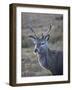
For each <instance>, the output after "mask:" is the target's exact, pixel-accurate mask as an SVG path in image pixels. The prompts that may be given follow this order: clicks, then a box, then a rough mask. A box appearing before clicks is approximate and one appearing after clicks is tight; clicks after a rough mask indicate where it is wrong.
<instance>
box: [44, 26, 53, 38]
mask: <svg viewBox="0 0 72 90" xmlns="http://www.w3.org/2000/svg"><path fill="white" fill-rule="evenodd" d="M51 29H52V24H50V26H49V29H48V32H47V35H46V36H45V38H46V37H48V39H49V38H50V35H49V32H50V31H51Z"/></svg>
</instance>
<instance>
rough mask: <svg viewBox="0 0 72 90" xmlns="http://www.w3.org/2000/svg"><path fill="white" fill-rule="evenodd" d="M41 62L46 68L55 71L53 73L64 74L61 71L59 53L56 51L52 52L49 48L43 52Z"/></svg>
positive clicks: (40, 55) (40, 57) (40, 56)
mask: <svg viewBox="0 0 72 90" xmlns="http://www.w3.org/2000/svg"><path fill="white" fill-rule="evenodd" d="M38 61H39V63H40V65H41V66H42V67H43V68H44V69H49V70H51V72H52V73H53V75H57V74H62V72H61V71H59V67H60V66H59V64H60V62H59V63H58V54H56V53H55V51H54V52H53V51H52V52H51V50H50V49H48V50H47V51H46V52H44V53H43V54H39V60H38Z"/></svg>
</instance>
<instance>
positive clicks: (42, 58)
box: [39, 49, 51, 69]
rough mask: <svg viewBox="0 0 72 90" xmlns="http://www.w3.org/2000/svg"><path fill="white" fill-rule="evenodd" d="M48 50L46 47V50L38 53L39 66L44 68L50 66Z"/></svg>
mask: <svg viewBox="0 0 72 90" xmlns="http://www.w3.org/2000/svg"><path fill="white" fill-rule="evenodd" d="M50 53H51V52H50V50H49V49H48V50H47V51H46V52H44V53H43V54H39V63H40V65H41V66H43V67H44V68H46V69H47V68H50V67H51V66H50V63H51V59H50Z"/></svg>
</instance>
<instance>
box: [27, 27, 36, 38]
mask: <svg viewBox="0 0 72 90" xmlns="http://www.w3.org/2000/svg"><path fill="white" fill-rule="evenodd" d="M29 28H30V30H31V31H32V32H33V33H34V35H35V37H36V38H37V35H36V33H35V31H34V30H33V28H32V27H31V26H29Z"/></svg>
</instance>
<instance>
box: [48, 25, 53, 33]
mask: <svg viewBox="0 0 72 90" xmlns="http://www.w3.org/2000/svg"><path fill="white" fill-rule="evenodd" d="M51 29H52V24H50V26H49V31H48V33H49V32H50V30H51Z"/></svg>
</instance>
